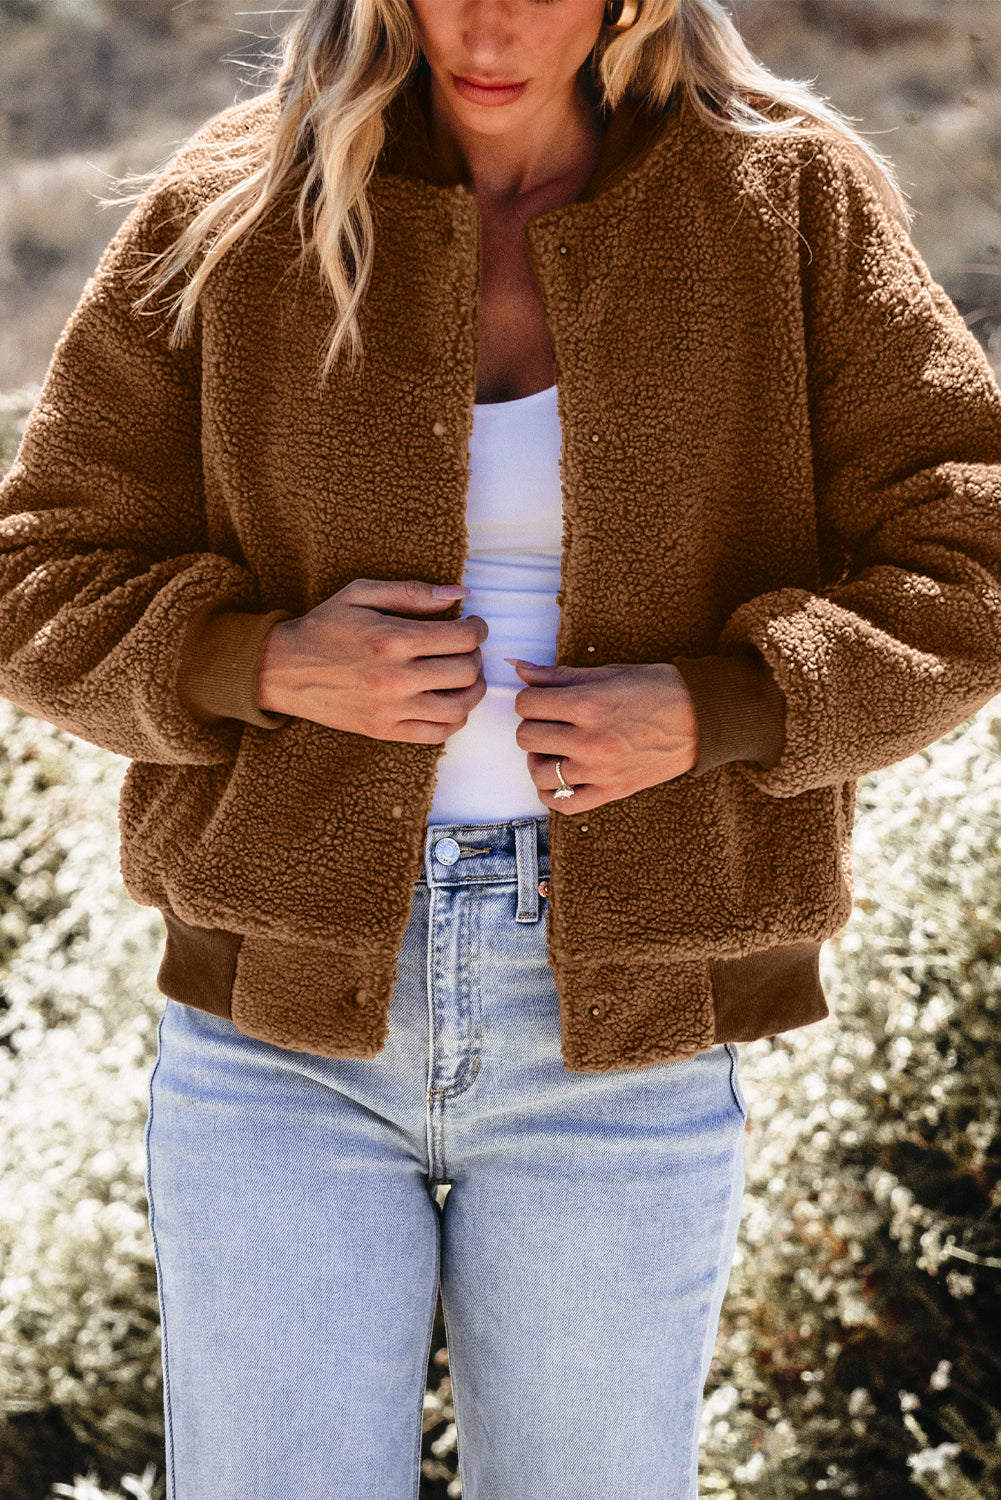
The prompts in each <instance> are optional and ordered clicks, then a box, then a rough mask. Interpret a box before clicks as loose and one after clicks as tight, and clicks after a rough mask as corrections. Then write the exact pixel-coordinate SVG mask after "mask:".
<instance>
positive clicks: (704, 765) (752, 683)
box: [671, 646, 786, 776]
mask: <svg viewBox="0 0 1001 1500" xmlns="http://www.w3.org/2000/svg"><path fill="white" fill-rule="evenodd" d="M671 662H672V664H673V665H674V666H675V667H677V669H678V671H679V672H680V673H681V675H682V677H683V678H684V679H685V686H686V687H687V688H688V692H689V695H690V696H691V699H692V705H693V707H694V709H695V719H696V724H697V727H698V737H699V756H698V760H697V761H696V762H695V764H694V766H692V768H691V770H690V771H689V772H688V774H689V775H690V776H703V775H704V774H705V773H706V771H711V770H712V769H713V767H714V766H721V765H725V764H726V763H727V762H728V761H732V760H754V761H757V762H758V764H759V765H760V766H761V767H762V768H763V769H769V768H770V767H772V766H774V765H776V764H777V762H778V760H779V758H780V756H781V754H782V747H783V745H784V744H785V719H786V699H785V694H784V693H783V691H782V689H781V688H780V687H779V685H778V683H777V682H776V681H775V677H774V675H773V673H772V670H771V668H770V667H769V665H768V663H767V662H766V661H765V658H764V657H763V656H762V654H761V652H760V651H759V650H758V649H757V647H756V646H748V647H746V648H745V649H744V650H742V651H740V652H737V653H734V654H733V655H730V656H672V657H671Z"/></svg>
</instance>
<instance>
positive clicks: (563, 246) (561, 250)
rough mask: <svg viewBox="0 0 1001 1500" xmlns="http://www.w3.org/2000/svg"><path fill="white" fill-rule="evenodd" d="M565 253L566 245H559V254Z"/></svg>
mask: <svg viewBox="0 0 1001 1500" xmlns="http://www.w3.org/2000/svg"><path fill="white" fill-rule="evenodd" d="M566 253H567V247H566V245H561V246H560V254H561V255H566Z"/></svg>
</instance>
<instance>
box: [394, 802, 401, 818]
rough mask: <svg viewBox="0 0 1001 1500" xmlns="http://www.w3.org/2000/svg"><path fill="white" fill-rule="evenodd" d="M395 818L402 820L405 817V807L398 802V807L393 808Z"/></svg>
mask: <svg viewBox="0 0 1001 1500" xmlns="http://www.w3.org/2000/svg"><path fill="white" fill-rule="evenodd" d="M393 817H394V818H402V817H403V807H402V805H401V804H400V803H399V802H397V803H396V805H395V806H394V808H393Z"/></svg>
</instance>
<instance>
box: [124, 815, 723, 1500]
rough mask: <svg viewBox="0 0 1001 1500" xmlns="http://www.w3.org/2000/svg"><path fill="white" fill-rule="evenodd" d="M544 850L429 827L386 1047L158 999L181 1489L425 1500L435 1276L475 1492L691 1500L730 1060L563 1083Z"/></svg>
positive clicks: (487, 1496)
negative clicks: (240, 1023)
mask: <svg viewBox="0 0 1001 1500" xmlns="http://www.w3.org/2000/svg"><path fill="white" fill-rule="evenodd" d="M547 832H548V830H547V822H546V818H545V816H544V815H543V816H542V817H540V818H538V819H532V818H521V819H517V820H514V821H511V822H499V823H477V824H462V825H452V826H447V827H446V826H442V825H438V826H435V827H429V828H428V829H427V834H426V842H425V851H424V864H423V872H422V875H421V877H420V879H419V881H418V884H417V887H416V890H415V896H414V904H413V912H412V916H411V920H410V923H409V926H408V928H407V931H406V935H405V938H404V942H403V946H402V949H401V953H400V961H399V969H398V974H397V983H396V987H395V989H394V992H393V997H392V1004H391V1007H390V1013H389V1040H388V1042H387V1043H386V1046H385V1048H384V1050H383V1051H382V1052H381V1053H380V1054H379V1055H378V1056H377V1057H375V1058H371V1059H364V1058H361V1059H360V1058H327V1057H319V1056H315V1055H313V1054H312V1053H307V1052H294V1051H291V1050H288V1049H286V1048H281V1047H277V1046H274V1045H272V1044H271V1043H269V1042H261V1041H257V1040H255V1039H253V1038H251V1037H248V1036H246V1035H244V1033H242V1032H240V1031H239V1030H237V1028H236V1027H235V1026H233V1025H232V1024H231V1023H230V1022H229V1021H228V1020H225V1019H224V1018H222V1017H219V1016H214V1015H212V1014H211V1013H209V1012H207V1011H201V1010H198V1009H195V1008H194V1007H191V1006H188V1005H181V1004H179V1003H178V1002H176V1001H174V1000H169V999H168V1000H166V1004H165V1008H164V1011H163V1015H162V1017H161V1020H160V1024H159V1028H158V1033H157V1043H158V1045H157V1058H156V1063H155V1066H154V1068H153V1071H152V1075H151V1078H150V1087H149V1115H148V1119H147V1123H146V1129H145V1135H144V1139H145V1147H146V1155H147V1164H146V1189H147V1193H148V1197H149V1222H150V1229H151V1232H152V1237H153V1245H154V1250H155V1254H156V1271H157V1280H158V1289H159V1301H160V1316H161V1326H162V1333H163V1376H164V1406H165V1417H166V1439H167V1442H166V1446H167V1500H413V1497H415V1496H417V1495H418V1493H419V1485H420V1457H421V1414H422V1406H423V1398H424V1391H425V1383H426V1379H427V1368H428V1357H429V1352H430V1341H431V1336H432V1326H433V1317H434V1312H435V1306H436V1300H437V1293H438V1289H439V1284H440V1288H441V1298H442V1309H443V1315H444V1319H445V1326H446V1330H447V1338H448V1352H449V1373H450V1375H451V1379H452V1396H453V1401H454V1406H455V1419H456V1428H457V1440H458V1446H459V1477H460V1480H461V1484H462V1494H463V1497H464V1500H594V1497H595V1496H600V1497H601V1500H696V1494H697V1489H696V1478H697V1472H698V1435H699V1418H700V1410H701V1405H702V1396H703V1387H704V1384H705V1381H706V1378H707V1375H708V1372H709V1366H710V1361H711V1359H712V1352H713V1346H714V1343H715V1339H716V1333H717V1328H718V1322H719V1313H720V1308H721V1305H722V1301H723V1295H724V1292H725V1289H726V1285H727V1281H728V1279H729V1275H730V1269H731V1265H732V1260H733V1253H734V1249H735V1246H736V1241H737V1232H738V1226H739V1220H740V1211H741V1202H742V1198H743V1191H744V1126H745V1121H746V1118H747V1109H746V1104H745V1101H744V1097H743V1094H742V1092H741V1088H740V1084H739V1081H738V1076H737V1068H738V1059H737V1049H736V1046H735V1045H734V1044H732V1043H728V1044H725V1045H720V1046H716V1047H713V1048H711V1049H710V1050H709V1051H706V1052H702V1053H700V1054H699V1055H698V1056H696V1057H692V1058H688V1059H684V1060H681V1061H677V1062H670V1063H664V1064H660V1065H657V1066H654V1067H648V1068H634V1069H627V1070H622V1071H617V1072H612V1073H587V1074H584V1073H572V1072H569V1071H568V1070H567V1069H566V1068H565V1066H564V1064H563V1060H562V1057H561V1055H560V1017H559V1003H558V999H557V994H556V988H555V984H554V980H553V972H552V969H551V968H550V967H549V965H548V963H547V958H546V927H545V920H546V910H547V907H546V897H545V895H544V894H543V893H540V890H539V886H540V882H544V881H545V879H546V877H547V876H548V874H549V852H548V837H547ZM372 878H373V880H378V878H379V872H378V868H377V867H373V872H372ZM445 1183H448V1184H449V1189H448V1191H447V1192H445V1191H442V1192H441V1193H439V1191H438V1190H439V1188H440V1187H441V1185H442V1184H445ZM439 1198H440V1200H441V1201H439Z"/></svg>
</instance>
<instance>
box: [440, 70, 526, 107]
mask: <svg viewBox="0 0 1001 1500" xmlns="http://www.w3.org/2000/svg"><path fill="white" fill-rule="evenodd" d="M452 77H453V78H454V79H455V91H456V93H457V94H459V95H461V97H462V98H463V99H468V100H469V102H470V104H513V103H514V101H515V99H520V98H521V96H522V94H523V93H524V92H525V89H526V88H527V86H528V85H527V82H526V83H514V84H512V85H511V86H510V88H499V89H485V88H481V87H480V86H479V84H476V83H470V82H469V80H468V79H467V78H458V77H456V75H455V74H454V73H453V74H452Z"/></svg>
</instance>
